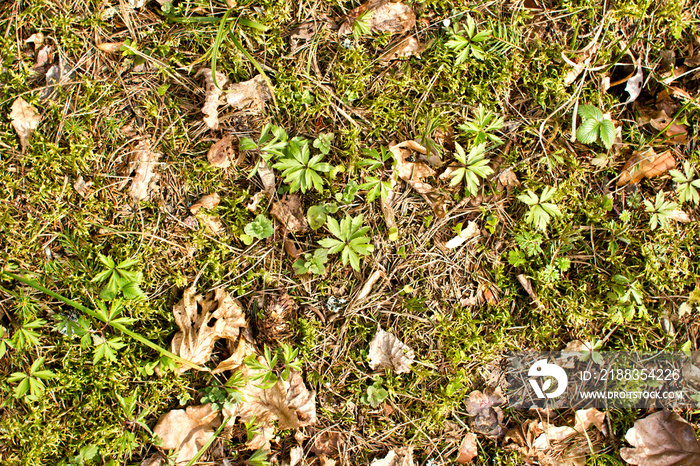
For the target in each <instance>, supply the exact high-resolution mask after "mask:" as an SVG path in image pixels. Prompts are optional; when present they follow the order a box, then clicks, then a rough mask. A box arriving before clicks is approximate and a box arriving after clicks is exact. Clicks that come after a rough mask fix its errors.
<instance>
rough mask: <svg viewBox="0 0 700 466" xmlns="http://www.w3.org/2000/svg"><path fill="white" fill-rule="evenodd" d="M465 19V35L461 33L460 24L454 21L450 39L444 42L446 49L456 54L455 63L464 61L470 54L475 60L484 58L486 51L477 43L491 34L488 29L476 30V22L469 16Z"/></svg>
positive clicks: (458, 63)
mask: <svg viewBox="0 0 700 466" xmlns="http://www.w3.org/2000/svg"><path fill="white" fill-rule="evenodd" d="M466 20H467V24H466V25H465V26H464V29H463V31H464V33H465V35H466V37H465V35H462V31H461V30H460V29H461V28H460V25H459V24H458V23H455V25H454V27H453V28H452V30H450V37H451V39H450V40H449V41H447V43H446V44H445V46H446V47H447V48H448V49H451V50H452V51H453V52H455V53H456V54H457V57H456V59H455V63H456V64H457V65H460V64H462V63H464V62H466V61H467V59H469V57H470V56H472V57H474V58H476V59H477V60H484V59H485V58H486V52H484V49H483V48H482V47H481V45H479V44H481V43H482V42H484V41H486V40H487V39H488V38H489V37H490V36H491V30H490V29H485V30H483V31H481V32H477V30H476V22H474V19H473V18H472V17H471V16H467V17H466Z"/></svg>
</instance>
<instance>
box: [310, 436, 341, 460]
mask: <svg viewBox="0 0 700 466" xmlns="http://www.w3.org/2000/svg"><path fill="white" fill-rule="evenodd" d="M339 444H340V434H339V433H338V432H323V433H321V434H320V435H318V436H317V437H316V439H315V440H314V443H313V445H312V446H311V451H313V452H314V453H315V454H317V455H326V456H335V455H336V454H338V445H339Z"/></svg>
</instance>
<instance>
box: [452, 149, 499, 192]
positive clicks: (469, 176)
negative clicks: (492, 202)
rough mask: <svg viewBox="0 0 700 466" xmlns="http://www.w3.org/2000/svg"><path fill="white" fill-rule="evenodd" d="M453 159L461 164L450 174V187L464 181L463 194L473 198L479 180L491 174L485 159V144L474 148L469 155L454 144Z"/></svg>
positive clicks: (477, 188) (487, 161)
mask: <svg viewBox="0 0 700 466" xmlns="http://www.w3.org/2000/svg"><path fill="white" fill-rule="evenodd" d="M455 150H456V152H455V159H457V161H458V162H460V163H461V164H462V166H461V167H459V168H457V169H456V170H455V171H453V172H452V180H451V181H450V186H456V185H458V184H459V183H461V182H462V180H464V192H465V194H466V195H467V196H474V195H476V193H477V192H478V190H479V183H480V182H481V180H479V178H486V177H487V176H489V175H492V174H493V169H492V168H491V167H489V165H488V164H489V162H490V160H489V159H487V158H486V144H479V145H477V146H474V147H473V148H472V149H471V150H470V151H469V155H467V154H465V153H464V149H463V148H462V146H461V145H460V144H459V143H458V142H456V143H455Z"/></svg>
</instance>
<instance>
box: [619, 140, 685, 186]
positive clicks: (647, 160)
mask: <svg viewBox="0 0 700 466" xmlns="http://www.w3.org/2000/svg"><path fill="white" fill-rule="evenodd" d="M675 166H676V159H674V158H673V155H671V151H670V150H667V151H664V152H662V153H661V154H658V155H657V154H656V152H654V149H647V150H646V151H644V152H638V151H635V152H634V153H633V154H632V157H630V159H629V160H628V161H627V163H625V166H624V167H623V168H622V172H620V178H619V179H618V180H617V185H618V186H623V185H626V184H628V183H639V182H640V181H642V179H643V178H652V177H654V176H657V175H661V174H662V173H666V172H667V171H668V170H670V169H671V168H673V167H675Z"/></svg>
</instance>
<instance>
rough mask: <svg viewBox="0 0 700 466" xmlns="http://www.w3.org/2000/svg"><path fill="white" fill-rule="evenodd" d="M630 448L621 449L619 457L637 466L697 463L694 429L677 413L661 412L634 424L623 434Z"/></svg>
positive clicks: (692, 465)
mask: <svg viewBox="0 0 700 466" xmlns="http://www.w3.org/2000/svg"><path fill="white" fill-rule="evenodd" d="M625 440H627V441H628V442H629V443H630V444H631V445H632V446H633V447H634V448H622V449H621V450H620V456H622V459H623V460H625V461H627V462H628V463H630V464H636V465H639V466H696V465H698V464H700V442H699V441H698V439H696V438H695V430H694V429H693V427H692V426H691V425H690V424H688V423H687V422H686V421H685V420H684V419H683V418H681V417H680V416H678V415H677V414H675V413H673V412H671V411H668V410H663V411H659V412H656V413H654V414H652V415H650V416H647V417H645V418H644V419H639V420H637V421H635V423H634V427H632V428H631V429H630V430H628V431H627V434H626V435H625Z"/></svg>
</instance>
